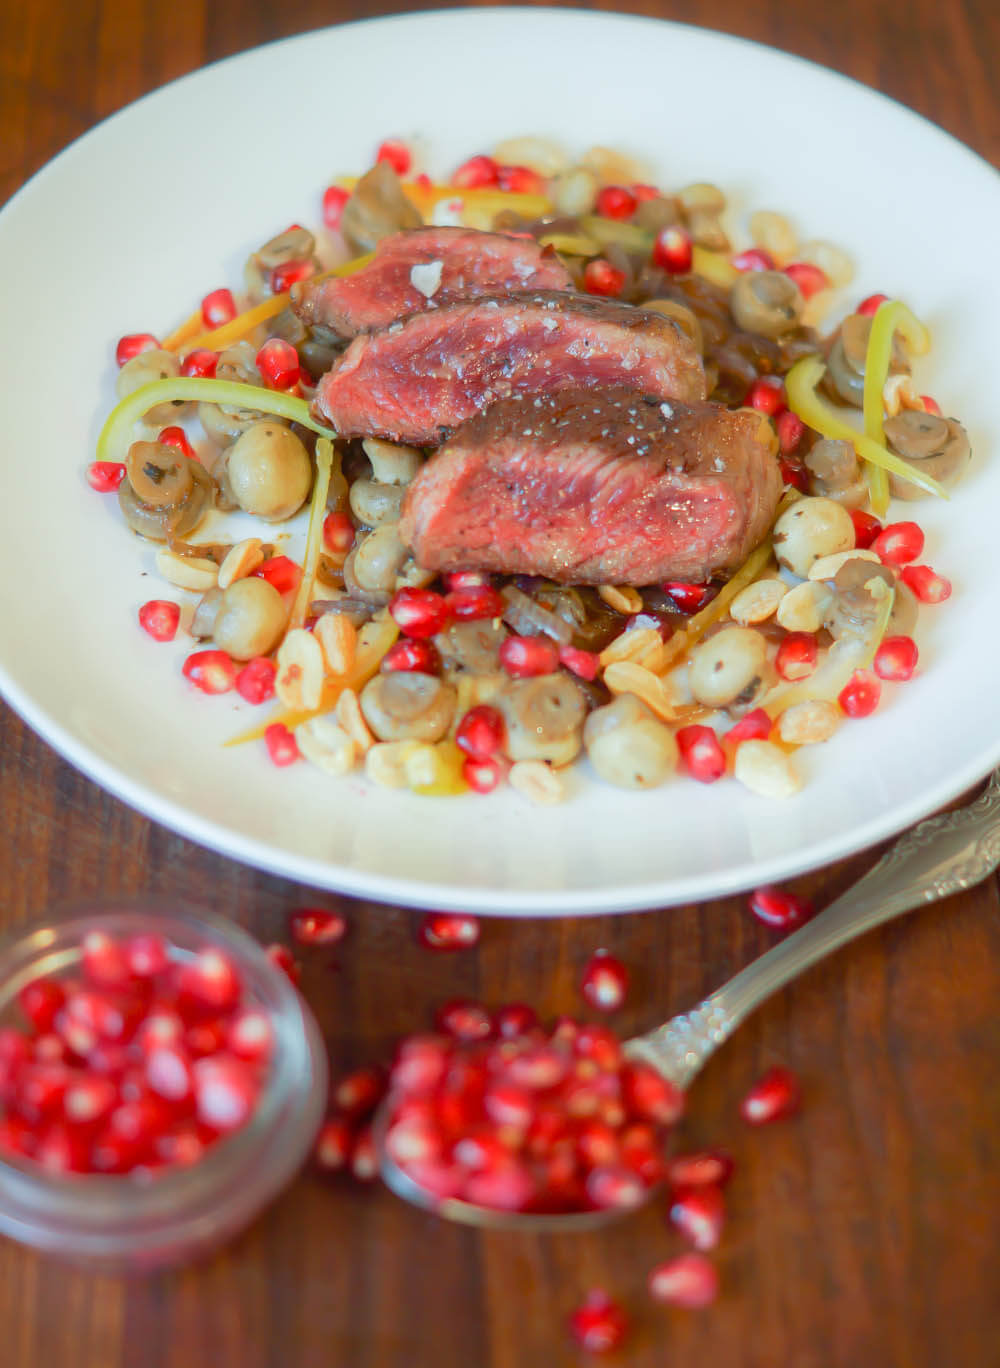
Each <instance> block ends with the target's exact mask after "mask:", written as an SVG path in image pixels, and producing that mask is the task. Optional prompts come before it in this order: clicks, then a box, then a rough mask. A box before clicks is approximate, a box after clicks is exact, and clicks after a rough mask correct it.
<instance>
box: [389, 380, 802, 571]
mask: <svg viewBox="0 0 1000 1368" xmlns="http://www.w3.org/2000/svg"><path fill="white" fill-rule="evenodd" d="M776 446H777V443H776V439H775V437H774V432H773V429H772V428H771V425H770V424H769V423H768V421H767V419H766V418H764V417H763V416H762V415H761V414H759V413H756V412H754V411H753V410H750V409H739V410H736V411H732V410H730V409H727V408H724V407H722V406H720V405H717V404H697V405H695V406H694V407H690V408H689V407H687V406H686V405H683V404H679V403H676V402H662V401H660V400H658V399H655V398H652V397H646V396H640V395H637V394H636V393H635V392H634V391H631V390H625V389H617V390H608V391H605V392H603V393H592V392H588V391H586V390H579V389H577V390H564V391H563V392H562V393H561V394H557V395H546V396H544V397H536V398H534V399H523V398H518V399H508V400H504V401H502V402H501V403H499V404H496V405H494V406H493V408H491V409H489V410H487V412H486V413H483V414H480V415H479V416H478V417H476V418H473V419H472V420H471V421H470V422H468V423H466V424H465V426H464V427H463V428H461V429H460V430H459V431H458V432H456V434H455V435H454V437H453V438H452V439H451V441H449V442H447V443H446V444H445V445H444V446H443V447H441V449H440V450H439V451H438V452H436V453H435V454H434V455H433V456H432V457H431V458H430V460H429V461H428V462H427V464H426V465H425V466H424V467H423V469H422V470H421V471H420V473H419V474H418V475H417V477H416V479H415V480H414V481H413V483H412V484H411V485H410V487H409V489H408V490H407V493H406V498H405V499H404V502H403V512H402V519H401V521H400V525H399V530H400V536H401V537H402V539H403V541H404V542H405V543H406V544H407V545H408V546H409V547H410V549H411V550H412V552H413V555H414V557H415V559H416V560H417V562H418V564H420V565H421V566H423V567H424V568H425V569H427V570H494V571H503V572H505V573H507V574H528V575H544V576H545V577H546V578H548V579H552V580H558V581H561V582H563V583H572V584H630V585H645V584H653V583H656V582H658V581H662V580H688V581H701V580H704V579H707V578H708V576H709V575H711V574H713V573H714V572H715V571H717V570H728V569H730V568H732V567H735V566H736V565H738V564H739V563H740V562H741V561H742V560H743V559H744V558H745V556H746V555H747V553H748V552H749V551H750V550H751V549H752V548H753V547H754V546H755V545H757V543H758V542H759V541H760V540H761V539H762V538H763V537H764V535H765V534H766V532H767V529H768V527H769V526H770V524H771V522H772V520H773V518H774V512H775V508H776V507H777V503H778V498H779V496H780V494H781V489H782V481H781V475H780V473H779V469H778V462H777V459H776V454H775V453H776Z"/></svg>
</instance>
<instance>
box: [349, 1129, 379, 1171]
mask: <svg viewBox="0 0 1000 1368" xmlns="http://www.w3.org/2000/svg"><path fill="white" fill-rule="evenodd" d="M350 1164H351V1176H352V1177H353V1178H354V1179H355V1180H356V1181H357V1182H359V1183H373V1182H374V1181H375V1179H376V1178H377V1177H378V1155H377V1154H376V1152H375V1140H374V1137H373V1136H372V1130H371V1126H364V1127H363V1128H362V1129H361V1130H360V1131H358V1133H357V1135H356V1136H355V1137H354V1144H353V1145H352V1147H351V1160H350Z"/></svg>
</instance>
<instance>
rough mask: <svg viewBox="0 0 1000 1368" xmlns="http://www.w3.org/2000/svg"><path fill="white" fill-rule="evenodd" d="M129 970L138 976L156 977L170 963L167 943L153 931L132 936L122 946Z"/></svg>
mask: <svg viewBox="0 0 1000 1368" xmlns="http://www.w3.org/2000/svg"><path fill="white" fill-rule="evenodd" d="M122 953H123V954H124V957H125V963H126V965H127V967H128V972H129V974H131V975H134V976H135V977H136V978H154V977H155V976H156V975H157V974H162V973H163V972H164V971H165V970H166V968H167V967H168V965H169V964H170V956H169V954H168V953H167V943H166V941H165V940H164V939H163V937H162V936H157V935H155V934H153V933H152V932H145V933H142V934H141V935H136V936H130V937H129V939H128V940H127V941H126V942H125V944H124V945H123V947H122Z"/></svg>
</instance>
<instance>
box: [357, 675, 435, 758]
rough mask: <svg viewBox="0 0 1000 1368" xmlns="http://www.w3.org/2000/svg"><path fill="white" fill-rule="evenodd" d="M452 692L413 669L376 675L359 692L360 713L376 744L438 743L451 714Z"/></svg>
mask: <svg viewBox="0 0 1000 1368" xmlns="http://www.w3.org/2000/svg"><path fill="white" fill-rule="evenodd" d="M455 698H456V695H455V690H454V688H453V687H452V686H451V685H450V684H446V683H445V682H444V680H442V679H438V678H437V676H436V675H429V674H421V673H420V672H419V671H417V670H394V671H392V673H391V674H377V675H376V676H375V677H374V679H370V680H369V681H368V683H367V684H366V685H365V687H364V688H363V689H362V690H361V697H360V700H359V701H360V703H361V711H362V713H363V714H364V719H365V721H366V722H367V723H368V725H369V727H371V729H372V731H373V732H374V733H375V735H376V736H377V737H378V739H379V740H380V741H411V740H412V741H440V740H441V738H442V737H443V736H444V735H445V733H446V732H447V730H448V728H449V727H450V726H451V720H452V717H453V716H454V713H455Z"/></svg>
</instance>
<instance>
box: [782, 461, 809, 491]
mask: <svg viewBox="0 0 1000 1368" xmlns="http://www.w3.org/2000/svg"><path fill="white" fill-rule="evenodd" d="M778 469H779V470H780V472H781V479H782V483H783V484H786V485H788V486H789V487H790V488H792V489H798V490H801V492H802V493H803V494H808V493H809V475H808V472H807V471H806V468H805V466H804V465H800V464H799V462H798V461H780V462H779V463H778Z"/></svg>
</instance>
